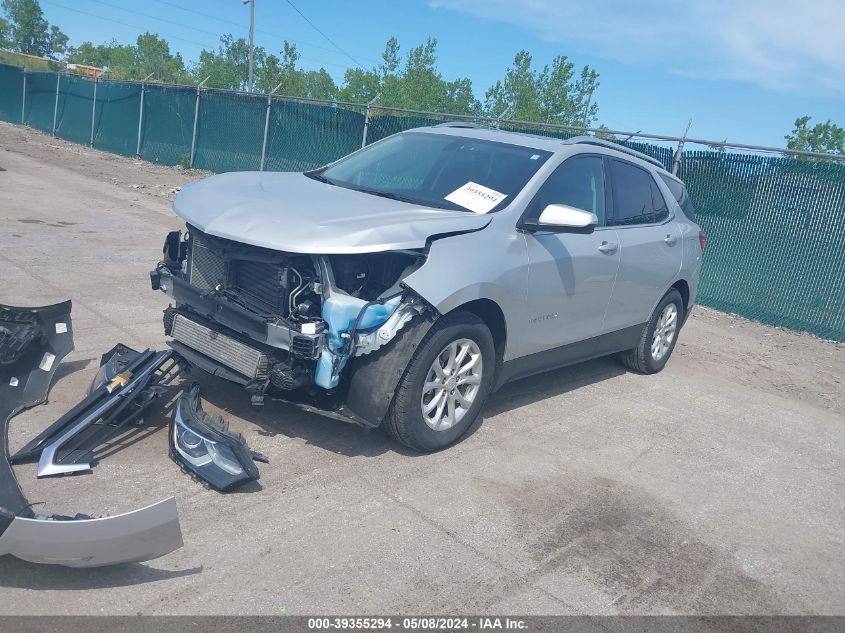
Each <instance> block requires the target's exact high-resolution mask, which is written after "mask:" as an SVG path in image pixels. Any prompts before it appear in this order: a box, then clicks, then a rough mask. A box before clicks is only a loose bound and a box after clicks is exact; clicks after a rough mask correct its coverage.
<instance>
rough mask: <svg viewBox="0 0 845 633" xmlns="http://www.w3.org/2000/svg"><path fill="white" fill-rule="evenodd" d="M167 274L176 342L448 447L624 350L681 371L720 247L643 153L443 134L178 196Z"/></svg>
mask: <svg viewBox="0 0 845 633" xmlns="http://www.w3.org/2000/svg"><path fill="white" fill-rule="evenodd" d="M174 209H175V211H176V213H177V214H178V215H180V216H181V217H182V218H184V219H185V221H186V222H187V232H186V233H185V234H184V235H183V234H182V233H180V232H174V233H171V234H169V235H168V236H167V239H166V241H165V246H164V257H163V260H162V261H161V262H160V263H159V265H158V266H157V267H156V269H155V270H154V271H153V272H152V273H151V277H152V285H153V288H154V289H160V290H162V291H164V292H165V293H167V294H168V295H169V296H170V297H171V298H172V299H173V303H172V305H171V306H170V307H169V308H168V309H167V310H166V311H165V316H164V325H165V332H166V334H167V335H168V336H169V337H171V340H170V341H169V344H170V345H171V346H172V347H173V348H174V349H175V350H176V351H177V352H179V353H180V354H181V355H182V356H184V357H185V358H186V359H187V360H188V361H189V362H190V363H191V364H193V365H194V366H196V367H198V368H201V369H203V370H205V371H207V372H209V373H211V374H213V375H216V376H219V377H221V378H224V379H227V380H231V381H234V382H237V383H240V384H242V385H244V387H246V389H247V390H248V391H249V393H250V395H251V398H252V401H253V403H255V404H260V403H262V402H263V401H264V399H265V398H267V397H271V398H275V399H281V400H285V401H288V402H292V403H294V404H297V405H299V406H302V407H304V408H306V409H308V410H311V411H315V412H318V413H321V414H324V415H328V416H330V417H334V418H339V419H343V420H346V421H351V422H354V423H356V424H360V425H362V426H365V427H376V426H382V425H383V426H384V427H385V429H386V430H387V431H388V432H389V433H390V434H391V435H392V436H393V437H394V438H396V439H397V440H398V441H400V442H401V443H403V444H405V445H406V446H408V447H410V448H412V449H415V450H419V451H432V450H437V449H440V448H443V447H445V446H448V445H450V444H452V443H454V442H455V441H457V440H458V439H460V438H461V437H462V436H463V435H464V434H465V433H466V431H467V430H468V429H469V428H470V426H471V425H472V424H473V422H474V421H475V420H476V419H477V418H478V416H479V414H480V412H481V410H482V408H483V406H484V400H485V399H486V397H487V395H488V394H489V393H490V392H491V391H493V390H494V389H496V388H497V387H498V386H500V385H502V384H503V383H505V382H507V381H509V380H513V379H516V378H522V377H525V376H529V375H531V374H534V373H537V372H541V371H545V370H548V369H552V368H555V367H561V366H564V365H568V364H571V363H575V362H578V361H582V360H586V359H590V358H595V357H597V356H603V355H607V354H620V356H621V359H622V361H623V362H624V363H625V365H627V366H628V367H629V368H631V369H633V370H635V371H639V372H643V373H654V372H657V371H660V370H661V369H663V367H664V366H665V364H666V362H667V360H668V359H669V357H670V356H671V354H672V350H673V349H674V346H675V343H676V341H677V337H678V333H679V331H680V328H681V326H682V325H683V323H684V320H685V319H686V317H687V315H688V314H689V311H690V309H691V308H692V306H693V302H694V300H695V296H696V289H697V286H698V277H699V270H700V266H701V255H702V250H703V248H704V235H703V233H702V232H701V231H700V229H699V227H698V226H697V225H696V224H695V218H694V212H693V209H692V205H691V204H690V201H689V198H688V196H687V194H686V190H685V188H684V185H683V183H682V182H681V181H680V180H678V179H677V178H675V177H674V176H672V175H671V174H669V173H668V172H667V171H665V170H664V169H663V168H662V167H661V165H660V164H659V163H658V162H657V161H655V160H653V159H651V158H649V157H648V156H645V155H643V154H640V153H638V152H634V151H631V150H628V149H626V148H625V147H622V146H620V145H617V144H614V143H610V142H607V141H602V140H598V139H595V138H592V137H579V138H574V139H570V140H566V141H562V140H558V139H550V138H543V137H539V136H532V135H525V134H517V133H511V132H504V131H499V130H493V129H487V128H479V127H474V126H470V125H466V124H444V125H440V126H436V127H431V128H422V129H416V130H411V131H408V132H403V133H401V134H397V135H395V136H391V137H389V138H386V139H384V140H382V141H380V142H378V143H374V144H373V145H370V146H368V147H366V148H364V149H361V150H359V151H357V152H355V153H353V154H350V155H349V156H346V157H344V158H342V159H340V160H338V161H336V162H334V163H332V164H330V165H328V166H326V167H323V168H321V169H317V170H315V171H311V172H306V173H268V172H235V173H227V174H220V175H217V176H212V177H210V178H206V179H203V180H200V181H196V182H194V183H192V184H190V185H188V186H186V187H185V188H183V189H182V191H181V193H180V194H179V195H178V197H177V198H176V201H175V202H174Z"/></svg>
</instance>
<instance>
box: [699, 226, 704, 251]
mask: <svg viewBox="0 0 845 633" xmlns="http://www.w3.org/2000/svg"><path fill="white" fill-rule="evenodd" d="M698 243H699V245H700V246H701V252H702V253H703V252H704V243H705V239H704V231H699V232H698Z"/></svg>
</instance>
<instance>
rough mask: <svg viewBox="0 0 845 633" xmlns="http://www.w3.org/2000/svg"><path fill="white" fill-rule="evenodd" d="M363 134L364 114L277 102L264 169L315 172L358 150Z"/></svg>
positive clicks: (320, 106)
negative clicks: (318, 168)
mask: <svg viewBox="0 0 845 633" xmlns="http://www.w3.org/2000/svg"><path fill="white" fill-rule="evenodd" d="M262 123H263V121H262ZM363 132H364V115H363V114H361V113H360V112H354V111H352V110H347V109H344V108H339V107H333V106H331V105H316V104H313V103H298V102H295V101H282V100H280V99H274V100H273V108H272V110H271V111H270V125H269V127H268V142H267V162H266V165H265V168H266V169H268V170H271V171H306V170H308V169H315V168H317V167H320V166H322V165H325V164H326V163H328V162H331V161H333V160H335V159H336V158H340V157H341V156H344V155H346V154H348V153H350V152H353V151H355V150H356V149H359V148H360V147H361V138H362V134H363ZM260 151H261V147H260V145H259V153H260Z"/></svg>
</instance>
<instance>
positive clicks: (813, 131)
mask: <svg viewBox="0 0 845 633" xmlns="http://www.w3.org/2000/svg"><path fill="white" fill-rule="evenodd" d="M810 119H811V117H809V116H802V117H798V118H797V119H795V128H794V129H793V130H792V132H791V133H790V134H787V135H786V136H784V138H785V139H786V147H787V149H794V150H799V151H803V152H824V153H827V154H840V155H845V129H843V128H841V127H839V126H838V125H836V124H835V123H832V122H831V121H829V120H828V121H825V122H824V123H816V124H815V125H814V126H813V127H810V126H809V123H810Z"/></svg>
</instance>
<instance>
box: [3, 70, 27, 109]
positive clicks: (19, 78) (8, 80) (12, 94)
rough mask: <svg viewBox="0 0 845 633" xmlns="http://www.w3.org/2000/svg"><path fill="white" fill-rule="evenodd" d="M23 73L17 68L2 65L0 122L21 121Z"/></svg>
mask: <svg viewBox="0 0 845 633" xmlns="http://www.w3.org/2000/svg"><path fill="white" fill-rule="evenodd" d="M22 98H23V72H21V69H20V68H18V67H16V66H4V65H0V120H3V121H14V122H15V123H20V121H21V106H22V104H23V99H22Z"/></svg>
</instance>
